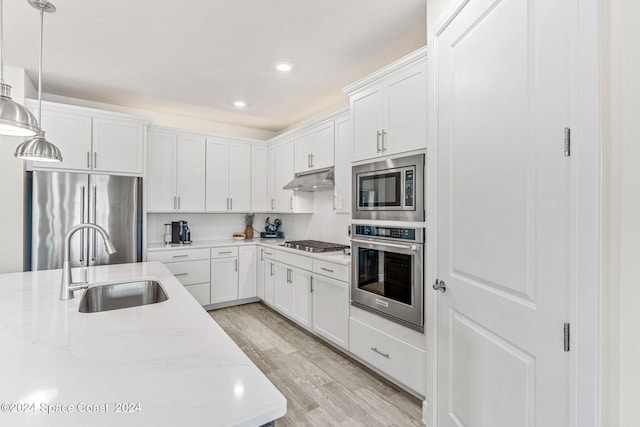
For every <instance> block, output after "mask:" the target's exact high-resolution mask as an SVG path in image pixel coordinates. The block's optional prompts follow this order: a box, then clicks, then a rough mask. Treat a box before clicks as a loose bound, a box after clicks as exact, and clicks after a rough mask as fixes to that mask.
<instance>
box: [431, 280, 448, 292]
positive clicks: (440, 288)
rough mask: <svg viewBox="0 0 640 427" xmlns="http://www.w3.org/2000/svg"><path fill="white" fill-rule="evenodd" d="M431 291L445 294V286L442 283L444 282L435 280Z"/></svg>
mask: <svg viewBox="0 0 640 427" xmlns="http://www.w3.org/2000/svg"><path fill="white" fill-rule="evenodd" d="M433 290H434V291H440V292H447V284H446V283H444V281H442V280H438V279H436V281H435V283H434V284H433Z"/></svg>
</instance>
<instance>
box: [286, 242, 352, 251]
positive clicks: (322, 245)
mask: <svg viewBox="0 0 640 427" xmlns="http://www.w3.org/2000/svg"><path fill="white" fill-rule="evenodd" d="M282 246H284V247H287V248H293V249H299V250H301V251H306V252H337V251H341V250H343V249H348V248H349V246H347V245H339V244H337V243H329V242H321V241H319V240H289V241H288V242H284V244H283V245H282Z"/></svg>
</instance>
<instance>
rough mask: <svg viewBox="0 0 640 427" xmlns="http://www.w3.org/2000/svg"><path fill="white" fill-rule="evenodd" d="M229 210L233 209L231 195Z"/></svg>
mask: <svg viewBox="0 0 640 427" xmlns="http://www.w3.org/2000/svg"><path fill="white" fill-rule="evenodd" d="M229 210H230V211H232V210H233V197H229Z"/></svg>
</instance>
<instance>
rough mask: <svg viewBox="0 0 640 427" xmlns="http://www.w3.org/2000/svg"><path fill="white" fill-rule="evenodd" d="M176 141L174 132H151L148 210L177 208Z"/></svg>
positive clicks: (148, 159)
mask: <svg viewBox="0 0 640 427" xmlns="http://www.w3.org/2000/svg"><path fill="white" fill-rule="evenodd" d="M176 141H177V136H176V135H175V134H173V133H164V132H149V143H148V146H147V210H148V211H149V212H169V211H173V210H175V208H176V206H175V199H174V197H175V194H176Z"/></svg>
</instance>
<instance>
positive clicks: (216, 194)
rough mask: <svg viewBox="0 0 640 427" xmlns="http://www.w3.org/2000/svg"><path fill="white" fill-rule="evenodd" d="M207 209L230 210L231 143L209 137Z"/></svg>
mask: <svg viewBox="0 0 640 427" xmlns="http://www.w3.org/2000/svg"><path fill="white" fill-rule="evenodd" d="M206 164H207V166H206V169H207V184H206V191H207V196H206V200H207V211H212V212H216V211H227V210H229V192H228V191H229V143H228V142H226V141H216V140H211V139H207V162H206Z"/></svg>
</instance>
